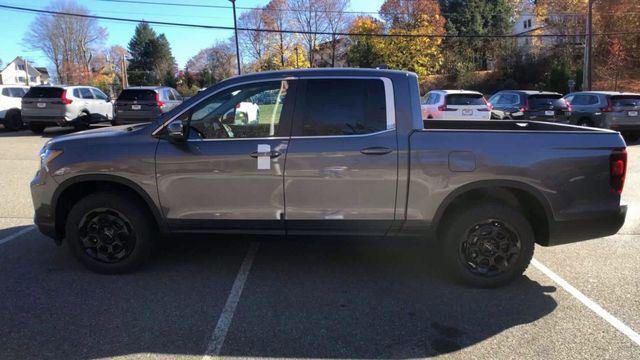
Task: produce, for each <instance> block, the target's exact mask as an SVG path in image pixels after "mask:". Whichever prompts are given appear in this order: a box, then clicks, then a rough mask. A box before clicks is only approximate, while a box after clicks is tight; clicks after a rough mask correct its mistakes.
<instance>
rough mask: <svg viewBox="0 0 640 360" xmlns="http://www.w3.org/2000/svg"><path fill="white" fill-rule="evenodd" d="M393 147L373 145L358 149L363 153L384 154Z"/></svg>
mask: <svg viewBox="0 0 640 360" xmlns="http://www.w3.org/2000/svg"><path fill="white" fill-rule="evenodd" d="M392 151H393V149H389V148H388V147H382V146H373V147H368V148H365V149H362V150H360V152H361V153H363V154H365V155H386V154H388V153H390V152H392Z"/></svg>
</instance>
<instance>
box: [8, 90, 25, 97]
mask: <svg viewBox="0 0 640 360" xmlns="http://www.w3.org/2000/svg"><path fill="white" fill-rule="evenodd" d="M26 93H27V89H25V88H9V96H11V97H14V98H20V97H23V96H24V94H26Z"/></svg>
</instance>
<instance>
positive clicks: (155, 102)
mask: <svg viewBox="0 0 640 360" xmlns="http://www.w3.org/2000/svg"><path fill="white" fill-rule="evenodd" d="M182 100H183V99H182V95H180V94H179V93H178V91H177V90H176V89H173V88H170V87H166V86H139V87H130V88H126V89H124V90H122V92H121V93H120V95H118V98H117V99H116V102H115V118H114V119H113V122H112V124H113V125H123V124H132V123H141V122H149V121H153V120H155V118H157V117H158V116H160V115H161V114H162V113H165V112H167V111H169V110H171V109H173V108H174V107H176V106H178V105H180V104H181V103H182Z"/></svg>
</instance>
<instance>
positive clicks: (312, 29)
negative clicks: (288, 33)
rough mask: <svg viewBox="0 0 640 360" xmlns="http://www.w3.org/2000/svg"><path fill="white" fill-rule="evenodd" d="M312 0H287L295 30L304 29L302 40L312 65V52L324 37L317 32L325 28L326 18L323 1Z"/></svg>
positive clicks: (323, 30)
mask: <svg viewBox="0 0 640 360" xmlns="http://www.w3.org/2000/svg"><path fill="white" fill-rule="evenodd" d="M324 1H325V0H322V1H314V0H289V10H291V12H292V16H293V20H294V23H295V25H296V30H299V31H304V32H306V33H305V34H302V38H303V41H304V43H305V45H306V47H307V53H308V54H307V55H308V57H309V63H310V65H311V67H313V65H314V64H313V54H314V51H315V49H316V46H317V45H318V43H320V42H322V41H323V40H324V39H325V38H326V37H325V36H322V35H319V34H317V33H318V32H325V30H326V29H327V19H326V17H325V16H324V13H323V7H324V5H323V2H324Z"/></svg>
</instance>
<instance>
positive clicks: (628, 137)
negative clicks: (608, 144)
mask: <svg viewBox="0 0 640 360" xmlns="http://www.w3.org/2000/svg"><path fill="white" fill-rule="evenodd" d="M622 136H623V137H624V139H625V141H626V142H627V143H634V142H636V141H638V139H640V134H638V133H623V134H622Z"/></svg>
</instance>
